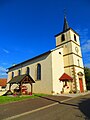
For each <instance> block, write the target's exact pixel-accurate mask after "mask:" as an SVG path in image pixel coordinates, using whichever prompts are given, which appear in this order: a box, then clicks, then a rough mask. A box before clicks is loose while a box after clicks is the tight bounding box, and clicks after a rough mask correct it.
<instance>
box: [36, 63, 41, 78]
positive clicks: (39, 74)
mask: <svg viewBox="0 0 90 120" xmlns="http://www.w3.org/2000/svg"><path fill="white" fill-rule="evenodd" d="M37 80H41V65H40V64H37Z"/></svg>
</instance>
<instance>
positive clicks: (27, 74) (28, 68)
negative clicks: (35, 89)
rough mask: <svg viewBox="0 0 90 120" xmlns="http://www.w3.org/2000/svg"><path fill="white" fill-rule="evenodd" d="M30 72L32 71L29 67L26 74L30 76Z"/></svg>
mask: <svg viewBox="0 0 90 120" xmlns="http://www.w3.org/2000/svg"><path fill="white" fill-rule="evenodd" d="M29 72H30V69H29V67H27V71H26V74H27V75H29Z"/></svg>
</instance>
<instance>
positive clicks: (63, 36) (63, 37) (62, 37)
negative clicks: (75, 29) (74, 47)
mask: <svg viewBox="0 0 90 120" xmlns="http://www.w3.org/2000/svg"><path fill="white" fill-rule="evenodd" d="M61 40H62V42H63V41H65V35H64V34H62V36H61Z"/></svg>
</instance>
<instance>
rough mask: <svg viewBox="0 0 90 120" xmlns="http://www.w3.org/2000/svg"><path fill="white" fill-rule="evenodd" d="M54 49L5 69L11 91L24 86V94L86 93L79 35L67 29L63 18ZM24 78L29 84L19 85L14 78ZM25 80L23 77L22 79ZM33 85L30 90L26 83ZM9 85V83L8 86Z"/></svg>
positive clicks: (8, 87) (67, 26) (69, 28)
mask: <svg viewBox="0 0 90 120" xmlns="http://www.w3.org/2000/svg"><path fill="white" fill-rule="evenodd" d="M55 38H56V47H55V48H54V49H52V50H50V51H47V52H45V53H43V54H41V55H38V56H36V57H34V58H31V59H29V60H26V61H23V62H21V63H19V64H17V65H14V66H11V67H9V68H8V86H7V89H11V90H12V91H13V90H14V89H15V88H16V87H17V86H20V87H19V88H21V87H22V85H21V83H22V84H23V85H26V86H27V91H28V92H31V90H33V92H34V93H45V94H61V93H63V94H65V93H77V92H85V91H86V82H85V74H84V66H83V59H82V54H81V46H80V39H79V34H78V33H77V32H76V31H75V30H73V29H72V28H71V27H69V25H68V22H67V20H66V17H64V25H63V31H62V32H60V33H58V34H57V35H55ZM22 75H26V76H29V78H31V79H30V81H29V82H28V80H26V81H27V82H25V84H24V82H21V81H23V79H22V80H21V81H20V83H19V82H18V81H17V80H16V82H10V81H13V79H14V78H15V77H17V79H18V77H19V76H22ZM24 80H25V78H24ZM30 82H31V83H34V84H33V86H32V89H31V85H30V84H29V83H30ZM10 83H11V84H10Z"/></svg>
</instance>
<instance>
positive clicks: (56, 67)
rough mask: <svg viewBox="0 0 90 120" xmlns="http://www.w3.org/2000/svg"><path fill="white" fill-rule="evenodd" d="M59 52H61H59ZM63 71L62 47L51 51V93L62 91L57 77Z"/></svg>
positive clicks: (61, 84) (61, 85)
mask: <svg viewBox="0 0 90 120" xmlns="http://www.w3.org/2000/svg"><path fill="white" fill-rule="evenodd" d="M59 52H60V53H61V54H59ZM63 73H64V64H63V48H60V49H57V50H54V51H53V52H52V75H53V76H52V80H53V91H52V92H53V93H54V94H58V93H60V92H61V91H62V87H63V83H62V82H61V81H60V80H59V78H60V77H61V76H62V74H63Z"/></svg>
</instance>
